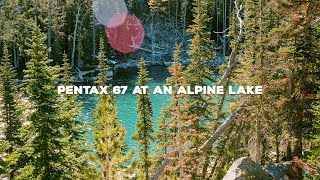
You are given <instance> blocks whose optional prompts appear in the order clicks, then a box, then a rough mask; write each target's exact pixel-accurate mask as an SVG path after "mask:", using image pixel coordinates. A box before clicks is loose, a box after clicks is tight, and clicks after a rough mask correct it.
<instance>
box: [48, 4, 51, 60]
mask: <svg viewBox="0 0 320 180" xmlns="http://www.w3.org/2000/svg"><path fill="white" fill-rule="evenodd" d="M50 47H51V0H48V48H50ZM48 58H49V59H50V58H51V51H49V52H48Z"/></svg>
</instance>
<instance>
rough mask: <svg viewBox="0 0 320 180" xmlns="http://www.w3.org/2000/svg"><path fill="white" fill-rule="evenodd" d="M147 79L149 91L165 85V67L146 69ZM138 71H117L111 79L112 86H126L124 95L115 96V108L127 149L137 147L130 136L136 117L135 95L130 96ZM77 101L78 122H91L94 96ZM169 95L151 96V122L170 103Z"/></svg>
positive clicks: (80, 98) (166, 75)
mask: <svg viewBox="0 0 320 180" xmlns="http://www.w3.org/2000/svg"><path fill="white" fill-rule="evenodd" d="M148 70H149V77H150V78H152V80H150V81H149V83H148V86H149V89H151V90H153V89H154V88H155V86H162V85H163V84H165V80H166V78H167V77H168V76H169V75H170V74H169V72H168V70H167V67H165V66H151V67H148ZM137 75H138V69H137V68H132V69H125V70H121V71H118V72H117V73H116V74H115V76H114V77H113V82H112V84H113V85H114V86H128V90H127V93H126V94H122V95H115V98H116V106H117V108H118V115H117V117H118V118H119V119H120V120H121V123H122V125H124V126H125V128H126V130H127V135H126V137H125V141H126V142H127V143H128V148H129V149H131V148H133V147H138V145H137V143H136V142H135V141H134V140H132V137H131V136H132V134H133V133H134V132H135V123H136V120H137V118H138V116H137V112H136V109H137V105H136V102H137V95H134V94H131V93H132V91H133V88H134V86H136V82H137ZM79 100H80V101H81V102H82V103H83V104H82V110H81V114H82V115H81V116H80V117H79V120H80V121H85V122H91V121H92V119H93V114H92V111H93V110H94V109H95V107H96V104H97V103H98V102H99V101H98V100H97V96H96V95H81V96H80V97H79ZM169 100H170V95H159V94H156V95H152V94H151V102H152V109H153V117H152V119H153V121H154V122H155V121H156V120H157V119H158V118H159V117H160V116H161V109H162V107H163V106H164V105H166V104H168V103H169V102H170V101H169Z"/></svg>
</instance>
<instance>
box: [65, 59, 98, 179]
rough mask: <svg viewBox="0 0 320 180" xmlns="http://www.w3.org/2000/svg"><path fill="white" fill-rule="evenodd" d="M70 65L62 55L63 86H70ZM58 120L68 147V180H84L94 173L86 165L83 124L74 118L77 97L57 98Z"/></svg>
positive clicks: (78, 105) (77, 114) (86, 150)
mask: <svg viewBox="0 0 320 180" xmlns="http://www.w3.org/2000/svg"><path fill="white" fill-rule="evenodd" d="M70 71H71V67H70V63H69V60H68V59H67V55H66V54H63V74H62V75H63V84H62V85H63V86H71V85H72V77H71V76H70ZM59 101H60V102H59V111H60V113H59V114H60V118H61V120H62V121H63V122H64V128H65V134H64V136H65V140H64V141H66V142H67V143H68V147H65V148H66V149H65V153H66V155H65V156H66V157H68V158H66V159H65V164H67V165H68V167H69V169H68V171H69V176H68V177H65V178H69V179H74V178H78V179H86V178H88V177H87V174H88V172H94V168H93V167H92V166H91V165H90V164H89V163H88V158H87V155H86V154H87V153H88V152H89V146H87V145H86V144H87V139H86V137H85V130H86V129H85V128H86V127H85V124H84V123H83V122H81V121H79V120H77V119H76V118H77V117H78V116H79V115H80V114H79V112H80V107H81V103H79V102H78V101H77V95H70V94H62V95H61V96H60V97H59Z"/></svg>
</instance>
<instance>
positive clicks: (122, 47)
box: [105, 15, 144, 54]
mask: <svg viewBox="0 0 320 180" xmlns="http://www.w3.org/2000/svg"><path fill="white" fill-rule="evenodd" d="M118 16H119V15H115V16H113V17H111V19H110V20H109V22H113V21H117V19H118V18H119V17H118ZM105 32H106V35H107V37H108V40H109V43H110V45H111V47H112V48H114V49H116V50H118V51H119V52H122V53H124V54H127V53H130V52H133V51H135V50H137V49H139V48H140V46H141V44H142V43H143V40H144V28H143V26H142V24H141V22H140V20H139V19H138V18H136V17H135V16H133V15H127V17H126V19H125V21H124V23H123V24H121V25H119V26H117V27H114V28H111V27H108V26H107V27H106V30H105Z"/></svg>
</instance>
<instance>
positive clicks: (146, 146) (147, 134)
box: [133, 59, 153, 180]
mask: <svg viewBox="0 0 320 180" xmlns="http://www.w3.org/2000/svg"><path fill="white" fill-rule="evenodd" d="M149 80H150V78H148V70H147V68H146V66H145V63H144V60H143V59H141V60H140V65H139V73H138V81H137V85H138V86H140V87H141V86H147V83H148V81H149ZM137 106H138V108H137V112H138V120H137V122H136V129H137V132H136V133H135V134H134V135H133V138H134V139H135V141H137V142H138V143H139V146H140V147H139V158H140V161H141V167H142V168H143V174H144V175H143V179H147V180H148V179H150V177H149V167H150V166H151V162H150V147H151V143H152V141H153V137H152V133H153V122H152V119H151V117H152V114H153V112H152V107H151V100H150V91H149V90H147V92H146V94H138V100H137Z"/></svg>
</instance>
